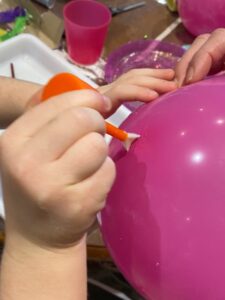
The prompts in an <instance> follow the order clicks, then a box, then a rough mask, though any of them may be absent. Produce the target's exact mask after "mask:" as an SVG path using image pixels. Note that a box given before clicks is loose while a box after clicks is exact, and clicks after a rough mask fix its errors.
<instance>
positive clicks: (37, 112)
mask: <svg viewBox="0 0 225 300" xmlns="http://www.w3.org/2000/svg"><path fill="white" fill-rule="evenodd" d="M73 107H90V108H93V109H95V110H97V111H99V112H100V113H101V112H105V111H108V110H109V109H110V108H111V103H110V102H109V100H108V99H107V98H105V97H104V96H103V95H101V94H99V93H97V92H95V91H91V90H83V91H76V92H69V93H65V94H63V95H59V96H56V97H53V98H51V99H49V100H48V101H46V102H43V103H41V104H40V105H38V106H36V107H34V108H33V109H30V110H29V111H28V112H27V113H25V114H24V115H23V116H22V117H21V118H19V119H18V120H17V121H15V122H14V123H13V124H12V126H11V127H10V132H11V135H12V136H13V137H14V136H18V135H20V136H23V137H24V138H30V137H31V136H33V135H34V134H35V133H36V132H37V131H38V130H39V129H40V128H41V127H42V126H44V125H45V124H46V123H47V122H49V121H51V120H52V119H54V118H55V117H56V116H57V115H59V114H60V113H62V112H63V111H65V110H67V109H72V108H73ZM107 107H108V108H107Z"/></svg>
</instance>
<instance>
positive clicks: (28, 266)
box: [0, 238, 87, 300]
mask: <svg viewBox="0 0 225 300" xmlns="http://www.w3.org/2000/svg"><path fill="white" fill-rule="evenodd" d="M1 274H2V275H1V276H2V278H1V286H0V287H1V290H0V296H2V295H6V294H7V297H8V298H7V297H6V299H14V298H15V299H18V300H20V299H23V300H24V299H25V300H26V299H31V298H32V295H36V298H37V299H47V298H48V299H86V280H87V277H86V276H87V275H86V274H87V270H86V240H85V238H84V239H82V240H81V241H80V242H79V243H78V244H76V245H74V246H71V247H66V248H43V247H40V246H39V245H36V244H34V243H32V242H30V241H27V240H23V239H18V238H15V239H14V238H10V239H8V240H7V241H6V245H5V249H4V253H3V259H2V266H1ZM21 287H23V288H22V289H21ZM43 295H44V296H43ZM46 295H48V296H47V298H45V297H46ZM39 296H40V297H39ZM36 298H35V299H36ZM3 299H5V298H4V297H3Z"/></svg>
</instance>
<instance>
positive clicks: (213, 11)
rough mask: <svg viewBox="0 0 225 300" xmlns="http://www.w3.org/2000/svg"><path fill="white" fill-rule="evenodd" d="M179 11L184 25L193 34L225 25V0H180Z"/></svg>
mask: <svg viewBox="0 0 225 300" xmlns="http://www.w3.org/2000/svg"><path fill="white" fill-rule="evenodd" d="M178 11H179V14H180V17H181V19H182V21H183V24H184V26H185V27H186V28H187V29H188V30H189V31H190V32H191V33H192V34H193V35H196V36H197V35H199V34H202V33H209V32H211V31H213V30H214V29H216V28H219V27H225V18H224V11H225V1H224V0H178Z"/></svg>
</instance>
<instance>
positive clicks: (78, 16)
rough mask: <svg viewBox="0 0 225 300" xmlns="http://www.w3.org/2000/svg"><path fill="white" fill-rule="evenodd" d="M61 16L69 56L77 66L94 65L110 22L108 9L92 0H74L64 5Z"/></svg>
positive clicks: (100, 51) (99, 54)
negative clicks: (62, 15) (62, 16)
mask: <svg viewBox="0 0 225 300" xmlns="http://www.w3.org/2000/svg"><path fill="white" fill-rule="evenodd" d="M63 14H64V23H65V31H66V40H67V49H68V53H69V56H70V57H71V59H72V60H74V61H75V62H76V63H78V64H82V65H91V64H94V63H95V62H96V61H97V60H98V59H99V57H100V56H101V53H102V50H103V46H104V42H105V38H106V34H107V30H108V27H109V24H110V21H111V13H110V11H109V9H108V7H107V6H105V5H104V4H102V3H99V2H97V1H93V0H75V1H71V2H69V3H68V4H66V5H65V7H64V11H63Z"/></svg>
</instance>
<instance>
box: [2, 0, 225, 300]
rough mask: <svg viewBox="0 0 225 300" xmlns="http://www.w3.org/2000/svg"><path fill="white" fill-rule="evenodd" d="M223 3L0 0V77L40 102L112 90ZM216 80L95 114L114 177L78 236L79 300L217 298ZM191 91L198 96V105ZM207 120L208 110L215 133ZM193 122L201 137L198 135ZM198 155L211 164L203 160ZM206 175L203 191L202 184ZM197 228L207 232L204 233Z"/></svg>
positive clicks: (171, 57)
mask: <svg viewBox="0 0 225 300" xmlns="http://www.w3.org/2000/svg"><path fill="white" fill-rule="evenodd" d="M216 2H218V4H216ZM224 11H225V4H224V3H223V1H219V0H216V1H213V0H211V1H210V0H208V1H202V0H196V1H194V0H189V1H188V0H144V1H142V0H100V1H93V0H72V1H67V0H1V1H0V76H3V77H7V78H13V79H17V80H23V81H28V82H32V83H35V84H39V85H42V86H46V89H45V90H44V91H45V93H46V94H45V95H44V96H43V100H46V99H48V98H50V97H54V96H55V95H57V94H61V93H64V92H69V91H72V90H77V89H91V90H97V89H98V88H99V87H104V86H106V85H110V86H112V84H113V83H114V82H115V81H116V80H117V79H118V78H120V76H122V75H124V74H127V72H130V71H131V70H134V69H144V70H145V69H157V70H159V69H172V70H175V69H176V66H177V63H178V62H179V61H180V60H181V58H182V57H183V56H184V55H185V53H186V51H188V49H190V47H191V45H192V43H193V41H194V40H195V38H196V37H197V36H199V35H201V34H206V33H207V34H208V33H210V32H213V31H214V30H216V29H217V28H221V27H225V21H224V20H225V18H223V17H222V15H221V12H224ZM210 14H211V17H208V16H209V15H210ZM223 57H225V55H223ZM213 60H215V57H212V61H213ZM57 74H64V75H63V76H62V78H61V79H60V78H59V77H57ZM66 74H70V75H71V74H72V75H71V76H73V78H74V79H73V78H72V77H71V76H68V77H67V76H66ZM133 74H135V73H133ZM157 76H158V75H157ZM157 76H156V77H157ZM52 78H53V79H54V78H56V79H57V80H58V81H57V80H55V82H53V81H51V79H52ZM124 78H125V77H124ZM59 79H60V80H61V82H59V81H60V80H59ZM67 80H68V82H67ZM73 80H74V88H72V85H73ZM211 80H212V79H211ZM216 80H217V81H216V83H215V84H214V83H210V80H209V83H205V85H204V84H202V85H200V84H199V86H198V85H197V84H196V87H195V85H193V88H192V85H188V86H187V87H184V91H183V88H181V89H179V90H177V91H176V92H174V93H173V92H169V93H168V94H167V93H166V92H164V91H163V92H162V93H161V90H160V88H159V90H160V92H159V91H158V90H157V96H159V94H160V99H159V101H158V100H156V101H153V105H150V104H146V105H145V104H143V102H141V101H140V99H132V101H129V102H126V101H125V100H127V99H122V100H123V101H122V102H121V105H120V106H119V107H118V109H117V110H116V111H115V112H113V115H112V116H109V117H108V116H107V121H106V123H105V124H106V133H107V136H106V140H107V143H110V146H109V148H110V149H109V155H110V156H111V158H112V159H113V161H114V162H115V164H116V170H117V177H116V181H115V184H114V186H113V188H112V190H111V192H110V193H109V196H108V198H107V201H106V207H105V208H104V209H103V211H102V212H99V213H98V215H97V221H95V222H94V225H92V227H91V228H89V231H88V235H87V264H88V279H87V281H88V300H101V299H102V300H103V299H104V300H116V299H118V300H119V299H123V300H144V299H147V300H203V299H204V300H224V299H225V288H224V284H223V283H222V281H221V280H220V279H218V277H220V278H224V277H223V275H225V271H224V270H225V268H222V267H221V268H220V266H219V265H218V262H217V261H216V260H217V258H216V257H217V255H219V258H218V260H219V261H220V263H221V266H223V262H224V263H225V254H224V253H225V252H223V251H222V250H223V249H225V242H223V241H222V239H220V238H219V236H220V234H221V235H223V234H224V233H225V221H224V220H225V217H223V216H222V214H221V212H222V210H223V208H224V204H222V200H221V199H223V198H224V196H225V191H224V184H222V183H221V182H219V183H218V182H216V181H215V180H214V179H215V178H218V176H219V175H221V176H222V175H223V174H222V166H223V164H224V156H223V154H222V150H223V149H224V147H223V146H220V142H219V141H221V140H222V136H223V134H224V132H223V131H224V129H223V123H224V119H223V114H222V113H221V115H220V114H219V113H220V111H221V109H217V107H214V106H212V105H211V102H210V100H207V99H206V98H207V97H211V98H214V96H215V95H217V93H218V90H219V89H221V93H219V94H222V93H223V90H222V80H220V79H216ZM48 82H49V85H48ZM62 82H63V84H61V83H62ZM51 84H52V85H51ZM210 84H211V85H210ZM76 85H77V86H76ZM209 85H210V86H209ZM211 86H212V88H211V89H210V87H211ZM215 86H216V87H217V90H215V92H214V90H213V88H214V87H215ZM48 87H49V88H48ZM207 88H208V91H207ZM223 89H224V88H223ZM53 90H54V91H53ZM118 91H119V90H118ZM182 91H183V92H182ZM162 94H163V95H162ZM190 95H191V96H190ZM193 95H204V97H205V99H206V102H205V103H206V104H205V103H204V102H203V101H200V100H199V101H198V100H196V98H197V96H196V97H195V96H193ZM209 95H211V96H209ZM213 95H214V96H213ZM44 98H45V99H44ZM189 98H191V100H190V99H189ZM199 98H201V99H202V96H199ZM218 98H219V97H218ZM166 100H168V101H166ZM185 101H186V102H185ZM218 101H219V99H218ZM187 102H188V103H189V105H187V104H186V103H187ZM220 105H221V106H222V105H223V104H221V102H220ZM182 107H183V108H185V110H182V109H183V108H182ZM207 109H208V110H207ZM197 111H198V112H199V114H197ZM204 111H208V112H207V113H205V114H204ZM209 111H210V112H211V115H210V112H209ZM168 112H169V113H168ZM213 113H214V116H213ZM206 114H207V117H206ZM209 115H210V116H209ZM210 117H211V118H214V117H215V118H217V119H215V120H216V124H217V127H215V129H214V127H213V126H212V125H209V122H207V120H209V118H210ZM206 118H208V119H207V120H206ZM162 120H163V121H162ZM174 120H175V122H174ZM199 120H200V121H199ZM213 120H214V119H213ZM199 122H200V123H199ZM201 122H202V123H201ZM213 122H214V121H213ZM121 124H122V127H121V128H122V129H120V128H119V127H120V126H121ZM201 124H203V125H201ZM210 124H211V123H210ZM201 126H202V127H201ZM207 126H208V127H207ZM210 126H211V127H210ZM203 127H204V128H207V133H208V139H207V138H206V137H204V138H202V128H203ZM147 128H149V130H148V131H147ZM218 128H219V129H218ZM125 130H126V131H125ZM219 130H220V131H219ZM127 132H128V133H127ZM130 132H131V134H130ZM133 132H134V133H133ZM193 132H194V133H193ZM129 134H130V135H129ZM189 134H190V135H191V137H188V136H189ZM178 135H179V137H178ZM110 136H112V137H110ZM217 136H218V138H217V139H216V137H217ZM112 138H113V140H112ZM201 138H202V139H201ZM129 139H130V140H129ZM208 140H209V142H208V143H207V141H208ZM211 141H212V142H211ZM213 145H215V147H217V148H215V147H214V146H213ZM210 147H211V148H210ZM220 147H221V151H220V152H221V153H220V152H219V151H218V149H220ZM188 151H189V152H188ZM210 151H211V152H213V151H214V152H213V153H214V154H213V155H214V157H216V158H215V161H212V159H211V160H210V159H209V158H208V160H207V159H206V158H205V157H209V156H210V155H211V154H210V153H211V152H210ZM189 153H192V154H190V155H191V159H190V161H191V162H192V163H189V164H188V163H187V161H189V159H188V157H189V156H188V155H189ZM207 155H208V156H207ZM223 169H225V168H223ZM218 170H221V174H219V175H218V172H220V171H218ZM224 172H225V171H223V173H224ZM209 173H210V174H211V177H212V178H211V177H210V176H209V175H208V177H207V176H206V174H209ZM199 178H202V179H199ZM212 181H213V182H214V181H215V184H214V185H213V187H212V190H213V191H214V192H213V191H211V189H210V188H208V190H207V186H208V185H209V182H211V183H212ZM184 183H185V184H184ZM215 190H216V191H217V192H215ZM213 193H214V194H215V197H214V196H213V197H214V200H215V202H216V201H217V202H218V203H219V204H218V206H217V209H216V208H215V207H214V205H213V204H212V201H211V199H212V197H210V195H211V194H213ZM214 194H213V195H214ZM2 198H3V197H2V196H1V202H0V215H1V227H0V229H1V231H0V238H1V250H2V251H3V249H4V244H5V215H6V214H5V210H4V204H3V199H2ZM190 198H191V199H193V200H190ZM198 199H200V200H199V205H198V204H196V202H197V201H198ZM203 199H204V200H205V202H204V201H203ZM206 206H207V207H208V208H207V209H206V212H204V213H202V214H203V215H204V216H201V217H199V214H200V215H201V213H200V211H201V210H202V208H203V207H204V208H205V207H206ZM207 210H209V211H207ZM214 218H215V219H214ZM196 220H198V221H196ZM210 222H211V223H210ZM208 224H210V225H208ZM218 224H219V225H218ZM31 226H32V225H31ZM204 226H205V227H204ZM204 228H207V230H208V232H209V235H210V236H213V237H215V236H216V238H212V239H211V241H210V240H209V241H208V240H207V238H208V237H207V238H206V237H205V230H206V229H204ZM218 228H219V229H218ZM223 236H224V235H223ZM200 237H201V238H200ZM204 237H205V238H204ZM216 243H217V244H216ZM213 247H215V249H218V248H219V249H220V250H219V253H217V251H216V250H215V249H212V248H213ZM203 248H204V250H203ZM206 248H207V250H206ZM204 251H205V252H204ZM203 252H204V254H203ZM209 260H212V263H208V261H209ZM207 264H209V265H207ZM210 272H212V274H211V275H212V276H208V274H209V273H210ZM218 274H219V275H218ZM199 278H201V279H199ZM210 280H211V281H210ZM215 291H216V292H215ZM214 292H215V294H214ZM213 295H215V296H213ZM35 299H36V298H35Z"/></svg>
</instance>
